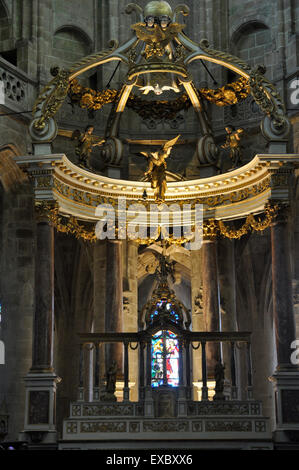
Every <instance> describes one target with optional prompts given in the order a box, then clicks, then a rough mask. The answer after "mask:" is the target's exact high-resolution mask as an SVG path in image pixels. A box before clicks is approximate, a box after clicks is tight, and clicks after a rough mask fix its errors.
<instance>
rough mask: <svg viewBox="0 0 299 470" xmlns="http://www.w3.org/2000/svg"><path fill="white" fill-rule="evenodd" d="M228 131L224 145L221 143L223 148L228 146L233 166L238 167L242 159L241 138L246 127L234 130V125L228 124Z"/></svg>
mask: <svg viewBox="0 0 299 470" xmlns="http://www.w3.org/2000/svg"><path fill="white" fill-rule="evenodd" d="M225 130H226V132H227V136H226V140H225V143H224V144H223V145H221V147H222V148H224V149H225V148H228V149H229V156H230V158H231V161H232V165H233V166H232V168H236V167H237V165H238V164H239V162H240V159H241V156H242V154H241V138H242V136H243V134H244V129H243V128H240V129H237V130H234V128H233V127H232V126H227V127H226V128H225Z"/></svg>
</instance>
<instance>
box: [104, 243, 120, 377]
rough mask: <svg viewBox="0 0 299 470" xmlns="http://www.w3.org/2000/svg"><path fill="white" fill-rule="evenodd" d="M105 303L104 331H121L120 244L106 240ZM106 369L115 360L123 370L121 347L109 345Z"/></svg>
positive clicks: (118, 344)
mask: <svg viewBox="0 0 299 470" xmlns="http://www.w3.org/2000/svg"><path fill="white" fill-rule="evenodd" d="M106 263H107V265H106V302H105V329H106V331H107V332H121V331H123V269H122V242H121V241H119V240H107V251H106ZM106 352H107V357H106V367H109V364H110V363H111V362H112V361H113V360H116V362H117V364H118V371H119V372H122V370H123V346H122V344H121V343H116V344H111V345H108V346H107V349H106Z"/></svg>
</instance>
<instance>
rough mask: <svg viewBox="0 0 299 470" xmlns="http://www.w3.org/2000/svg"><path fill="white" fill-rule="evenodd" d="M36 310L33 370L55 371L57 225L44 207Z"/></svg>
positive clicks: (40, 217) (38, 237) (38, 243)
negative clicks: (54, 226)
mask: <svg viewBox="0 0 299 470" xmlns="http://www.w3.org/2000/svg"><path fill="white" fill-rule="evenodd" d="M35 256H36V266H35V312H34V323H33V350H32V367H31V371H32V372H39V371H41V372H53V329H54V228H53V227H52V226H51V224H50V223H49V220H48V216H47V213H46V210H45V208H44V207H42V208H38V212H37V224H36V255H35Z"/></svg>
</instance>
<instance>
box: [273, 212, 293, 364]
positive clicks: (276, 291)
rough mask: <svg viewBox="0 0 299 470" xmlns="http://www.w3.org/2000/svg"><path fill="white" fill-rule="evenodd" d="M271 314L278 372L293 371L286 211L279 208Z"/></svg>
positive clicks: (274, 232) (275, 224) (290, 280)
mask: <svg viewBox="0 0 299 470" xmlns="http://www.w3.org/2000/svg"><path fill="white" fill-rule="evenodd" d="M271 243H272V289H273V313H274V325H275V336H276V351H277V370H284V369H289V368H292V369H293V367H294V366H293V364H292V363H291V360H290V358H291V353H292V350H291V343H292V341H294V340H295V339H296V328H295V318H294V311H293V292H292V274H291V263H290V251H289V228H288V210H287V209H286V208H281V209H280V210H279V213H278V216H277V217H276V218H275V220H274V222H273V223H272V225H271Z"/></svg>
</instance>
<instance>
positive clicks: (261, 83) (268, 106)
mask: <svg viewBox="0 0 299 470" xmlns="http://www.w3.org/2000/svg"><path fill="white" fill-rule="evenodd" d="M265 71H266V69H265V68H264V67H263V66H258V67H257V68H256V69H254V70H253V71H252V72H251V73H250V77H249V85H250V88H251V94H252V96H253V98H254V100H255V102H256V103H257V104H258V106H259V107H260V108H261V110H262V111H263V112H264V113H265V114H266V115H267V117H268V118H269V119H270V122H267V121H266V122H264V123H263V126H262V131H263V134H264V136H265V137H266V138H268V140H270V139H271V138H273V135H274V137H275V136H283V137H285V136H287V135H288V133H289V130H290V125H289V121H288V119H287V118H286V116H285V107H284V104H283V102H282V100H281V97H280V95H279V93H278V91H277V90H276V88H275V87H274V85H273V84H272V83H271V82H270V81H269V80H268V79H267V78H266V77H265V76H264V73H265Z"/></svg>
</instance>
